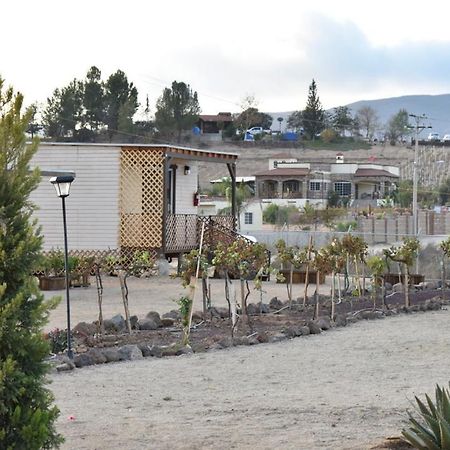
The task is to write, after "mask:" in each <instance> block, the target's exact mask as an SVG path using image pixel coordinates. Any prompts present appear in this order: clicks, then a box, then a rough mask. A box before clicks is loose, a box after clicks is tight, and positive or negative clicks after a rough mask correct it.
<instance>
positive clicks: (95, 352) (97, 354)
mask: <svg viewBox="0 0 450 450" xmlns="http://www.w3.org/2000/svg"><path fill="white" fill-rule="evenodd" d="M86 355H88V356H90V357H91V358H92V360H93V361H94V364H105V362H106V357H105V355H104V354H103V353H102V351H101V350H99V349H98V348H91V349H90V350H88V351H87V352H86Z"/></svg>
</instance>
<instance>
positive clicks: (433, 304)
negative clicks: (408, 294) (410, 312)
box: [425, 298, 441, 311]
mask: <svg viewBox="0 0 450 450" xmlns="http://www.w3.org/2000/svg"><path fill="white" fill-rule="evenodd" d="M425 306H426V308H427V309H428V310H430V311H437V310H438V309H441V302H440V301H439V300H438V299H435V298H430V299H428V300H425Z"/></svg>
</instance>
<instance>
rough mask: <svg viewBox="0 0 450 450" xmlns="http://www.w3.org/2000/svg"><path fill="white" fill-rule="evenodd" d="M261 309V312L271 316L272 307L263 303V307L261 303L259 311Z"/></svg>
mask: <svg viewBox="0 0 450 450" xmlns="http://www.w3.org/2000/svg"><path fill="white" fill-rule="evenodd" d="M259 308H261V311H262V313H263V314H269V313H270V306H269V305H268V304H267V303H263V304H262V305H261V302H260V303H258V309H259Z"/></svg>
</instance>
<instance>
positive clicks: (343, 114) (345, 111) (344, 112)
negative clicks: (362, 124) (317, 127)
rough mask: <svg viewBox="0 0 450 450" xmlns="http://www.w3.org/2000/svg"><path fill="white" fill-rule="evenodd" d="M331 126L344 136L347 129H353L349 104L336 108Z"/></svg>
mask: <svg viewBox="0 0 450 450" xmlns="http://www.w3.org/2000/svg"><path fill="white" fill-rule="evenodd" d="M331 126H332V127H333V129H334V130H335V131H336V132H337V133H338V134H339V135H341V136H344V135H345V132H346V131H351V130H352V126H353V117H352V115H351V111H350V108H349V107H348V106H338V107H337V108H334V110H333V113H332V115H331Z"/></svg>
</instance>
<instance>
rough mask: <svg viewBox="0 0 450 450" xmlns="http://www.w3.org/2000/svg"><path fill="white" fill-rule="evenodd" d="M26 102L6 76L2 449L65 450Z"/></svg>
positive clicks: (1, 185)
mask: <svg viewBox="0 0 450 450" xmlns="http://www.w3.org/2000/svg"><path fill="white" fill-rule="evenodd" d="M22 104H23V97H22V95H20V94H14V92H13V89H12V88H8V89H5V88H4V82H3V80H2V79H0V447H1V448H3V449H36V450H37V449H41V448H54V447H57V446H58V445H59V444H60V443H61V441H62V438H61V436H60V435H58V434H57V432H56V429H55V421H56V418H57V416H58V414H59V411H58V409H57V408H56V407H55V406H52V402H53V396H52V394H51V393H50V391H49V390H48V389H46V388H45V387H44V385H45V382H46V381H45V376H46V373H47V370H48V366H47V364H46V363H44V358H45V357H46V356H47V355H48V352H49V346H48V343H47V342H46V341H45V339H44V337H43V334H42V326H43V324H44V323H45V322H46V319H47V316H48V313H49V309H50V308H52V307H55V306H56V303H57V302H56V301H55V300H51V301H45V299H44V296H43V295H42V294H41V292H40V291H39V289H38V287H37V284H36V281H35V280H34V278H33V277H32V276H31V274H32V272H33V269H34V268H35V267H36V265H37V260H38V259H39V254H40V251H41V245H42V237H41V236H40V235H39V232H38V229H37V227H36V223H35V222H33V221H32V220H31V214H32V206H31V204H30V202H29V196H30V193H31V192H32V191H33V190H34V189H35V188H36V186H37V184H38V183H39V179H40V177H39V171H38V169H35V170H33V171H30V168H29V163H30V160H31V158H32V156H33V154H34V153H35V151H36V149H37V145H38V141H37V140H36V139H34V140H33V142H32V143H31V144H27V143H26V139H27V137H26V134H25V132H26V129H27V126H28V124H29V122H30V118H31V116H32V111H31V110H30V109H28V110H27V111H26V112H25V113H24V112H23V110H22Z"/></svg>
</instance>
